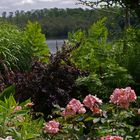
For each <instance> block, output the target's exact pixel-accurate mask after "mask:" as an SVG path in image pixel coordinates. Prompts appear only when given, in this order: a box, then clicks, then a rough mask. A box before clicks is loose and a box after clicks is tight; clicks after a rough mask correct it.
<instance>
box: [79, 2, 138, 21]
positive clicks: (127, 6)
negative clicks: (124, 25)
mask: <svg viewBox="0 0 140 140" xmlns="http://www.w3.org/2000/svg"><path fill="white" fill-rule="evenodd" d="M78 1H79V2H80V3H82V4H85V5H87V6H90V7H92V8H93V7H95V6H98V5H100V4H103V5H104V6H113V5H114V4H116V5H120V6H122V7H123V8H125V9H126V12H127V11H128V12H129V10H131V11H134V12H135V14H136V15H137V17H138V19H139V20H140V0H78ZM128 12H127V13H126V14H128Z"/></svg>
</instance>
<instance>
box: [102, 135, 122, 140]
mask: <svg viewBox="0 0 140 140" xmlns="http://www.w3.org/2000/svg"><path fill="white" fill-rule="evenodd" d="M100 140H123V138H122V137H120V136H109V135H108V136H105V137H101V139H100Z"/></svg>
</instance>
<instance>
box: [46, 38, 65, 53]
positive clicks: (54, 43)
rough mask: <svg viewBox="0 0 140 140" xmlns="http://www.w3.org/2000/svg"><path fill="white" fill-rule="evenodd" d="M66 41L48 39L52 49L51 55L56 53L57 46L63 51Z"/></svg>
mask: <svg viewBox="0 0 140 140" xmlns="http://www.w3.org/2000/svg"><path fill="white" fill-rule="evenodd" d="M64 40H65V39H48V40H47V44H48V47H49V49H50V52H51V53H55V52H56V46H58V49H61V47H62V45H63V44H64Z"/></svg>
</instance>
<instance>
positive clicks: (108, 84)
mask: <svg viewBox="0 0 140 140" xmlns="http://www.w3.org/2000/svg"><path fill="white" fill-rule="evenodd" d="M105 20H106V19H102V20H100V21H98V22H97V23H96V24H93V25H92V26H91V27H90V28H89V30H88V31H87V32H86V31H81V30H80V31H78V32H76V33H74V34H70V35H69V40H70V42H71V43H72V44H74V43H75V42H79V41H81V45H80V47H79V48H78V49H76V50H75V51H74V52H73V53H72V55H71V60H72V62H73V63H74V64H75V65H76V66H78V67H79V68H81V69H83V70H87V71H89V72H90V74H89V75H88V76H87V77H79V78H78V80H77V84H78V85H80V86H81V85H83V86H86V87H88V89H89V90H90V91H91V92H94V93H95V94H98V95H99V96H100V97H102V96H104V98H107V97H108V93H109V92H111V91H112V89H113V88H115V87H120V86H121V87H125V86H127V85H129V84H132V83H133V79H132V77H131V75H130V74H129V72H128V70H127V69H126V68H125V67H122V66H121V65H120V64H119V63H118V62H117V61H116V59H115V58H116V57H117V55H118V54H116V53H115V50H114V47H113V44H112V43H111V42H109V41H108V30H107V28H106V27H105ZM100 92H101V93H100Z"/></svg>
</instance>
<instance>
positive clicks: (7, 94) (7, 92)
mask: <svg viewBox="0 0 140 140" xmlns="http://www.w3.org/2000/svg"><path fill="white" fill-rule="evenodd" d="M14 93H15V85H12V86H10V87H8V88H6V89H5V90H4V91H3V92H2V93H1V94H0V100H4V99H5V98H6V99H7V98H9V97H10V95H14Z"/></svg>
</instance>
